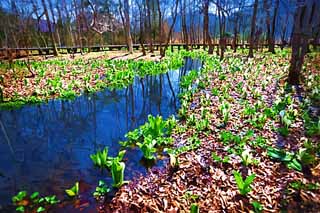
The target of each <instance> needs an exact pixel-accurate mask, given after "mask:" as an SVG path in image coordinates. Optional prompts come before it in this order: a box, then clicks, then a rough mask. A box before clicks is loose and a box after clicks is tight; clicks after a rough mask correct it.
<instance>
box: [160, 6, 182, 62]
mask: <svg viewBox="0 0 320 213" xmlns="http://www.w3.org/2000/svg"><path fill="white" fill-rule="evenodd" d="M178 5H179V0H176V1H175V6H174V9H173V10H172V11H173V21H172V24H171V26H170V29H169V33H168V37H167V41H166V43H165V45H164V51H163V55H161V57H164V56H165V53H166V49H167V48H168V45H169V42H170V38H171V35H172V31H173V27H174V25H175V23H176V19H177V14H178Z"/></svg>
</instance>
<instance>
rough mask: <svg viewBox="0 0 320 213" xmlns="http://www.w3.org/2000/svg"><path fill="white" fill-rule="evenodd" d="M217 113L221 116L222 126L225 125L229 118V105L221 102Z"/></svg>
mask: <svg viewBox="0 0 320 213" xmlns="http://www.w3.org/2000/svg"><path fill="white" fill-rule="evenodd" d="M219 111H220V113H221V115H222V118H223V119H222V120H223V123H224V125H227V123H228V121H229V117H230V104H229V102H227V101H222V103H221V104H220V105H219Z"/></svg>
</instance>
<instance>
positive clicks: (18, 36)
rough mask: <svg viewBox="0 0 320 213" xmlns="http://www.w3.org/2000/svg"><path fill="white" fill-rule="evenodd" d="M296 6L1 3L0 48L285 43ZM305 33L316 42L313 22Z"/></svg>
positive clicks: (268, 2)
mask: <svg viewBox="0 0 320 213" xmlns="http://www.w3.org/2000/svg"><path fill="white" fill-rule="evenodd" d="M256 4H257V5H256ZM255 5H256V6H257V7H256V9H255ZM297 5H299V0H298V1H295V0H259V1H254V0H131V1H129V0H1V4H0V20H1V22H0V45H1V47H8V48H21V47H54V46H58V47H65V46H93V45H106V44H126V43H128V42H131V41H132V43H136V44H138V43H166V42H168V43H187V44H191V43H204V44H208V45H210V43H219V42H221V41H222V42H227V43H232V42H233V43H249V39H250V38H251V33H253V34H252V35H253V37H254V39H253V40H254V41H255V42H258V41H259V42H261V43H263V42H267V41H268V40H269V41H271V42H273V41H274V42H276V43H284V44H286V43H289V42H290V38H291V35H292V31H293V24H294V15H295V11H296V8H297ZM317 13H318V14H319V11H318V12H317ZM254 16H255V24H254V25H255V26H254V27H255V30H254V32H252V18H253V17H254ZM311 34H312V35H311V36H312V38H314V40H315V41H316V40H319V23H317V24H315V25H313V28H312V32H311Z"/></svg>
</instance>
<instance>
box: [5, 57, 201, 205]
mask: <svg viewBox="0 0 320 213" xmlns="http://www.w3.org/2000/svg"><path fill="white" fill-rule="evenodd" d="M200 66H201V63H200V61H198V60H191V59H186V63H185V66H184V67H182V68H181V69H179V70H176V71H170V72H168V73H167V74H163V75H159V76H148V77H146V78H145V79H142V80H141V79H135V81H134V84H133V85H132V86H129V87H128V88H126V89H122V90H116V91H110V90H104V91H101V92H98V93H95V94H92V95H82V96H80V97H78V98H76V99H75V100H73V101H62V100H53V101H50V102H49V103H47V104H41V105H31V106H25V107H23V108H21V109H18V110H11V111H0V205H5V204H8V203H10V202H11V196H13V195H14V194H15V193H16V192H17V191H19V190H27V191H28V192H33V191H39V192H40V193H41V194H43V195H49V194H56V195H58V197H60V198H61V197H63V196H64V195H63V194H64V190H65V189H66V188H69V187H70V186H72V185H73V184H74V182H75V181H78V180H84V181H85V182H86V183H88V184H89V185H93V186H94V185H96V184H97V182H98V180H99V179H104V180H107V181H108V182H111V177H110V176H109V175H106V173H102V172H101V171H99V170H97V169H96V168H94V167H93V164H92V162H91V160H90V158H89V155H90V154H92V153H94V152H95V151H96V150H97V149H100V148H104V147H105V146H108V147H109V153H110V155H115V154H116V153H117V152H118V150H119V144H118V141H120V140H124V135H125V134H126V133H127V132H128V131H130V130H132V129H134V128H136V127H138V126H139V125H141V124H143V123H145V121H146V120H147V116H148V115H149V114H152V115H158V114H160V115H162V116H163V117H164V118H167V117H168V116H170V115H172V114H175V112H176V109H177V107H178V98H177V94H178V93H179V81H180V78H181V76H183V75H184V74H186V72H188V71H189V70H191V69H199V68H200ZM141 157H142V153H141V152H139V151H135V150H129V151H128V152H127V154H126V156H125V158H126V159H127V162H126V173H125V176H126V179H131V178H132V177H133V176H135V175H137V173H142V174H145V172H146V168H144V167H143V166H142V165H141V164H140V163H139V161H140V159H141ZM159 165H161V161H158V166H159Z"/></svg>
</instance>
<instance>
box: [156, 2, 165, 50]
mask: <svg viewBox="0 0 320 213" xmlns="http://www.w3.org/2000/svg"><path fill="white" fill-rule="evenodd" d="M157 5H158V16H159V17H158V25H159V28H158V30H159V50H160V55H162V54H163V53H162V52H163V51H165V50H163V49H162V13H161V8H160V1H159V0H157Z"/></svg>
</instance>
